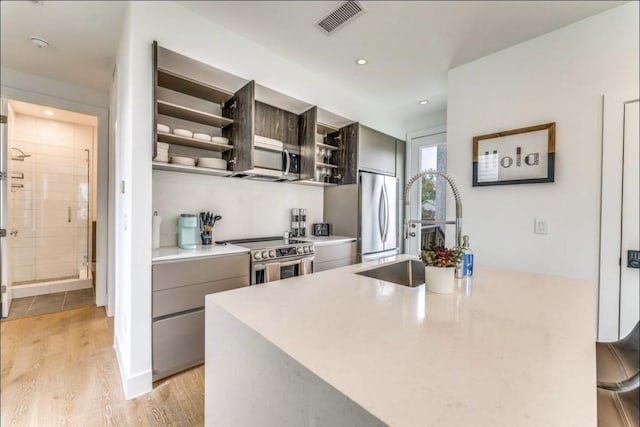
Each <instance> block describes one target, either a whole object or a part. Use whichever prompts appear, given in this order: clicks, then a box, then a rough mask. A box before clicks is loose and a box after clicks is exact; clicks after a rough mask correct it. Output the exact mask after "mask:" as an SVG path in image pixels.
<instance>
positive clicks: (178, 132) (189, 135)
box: [173, 129, 193, 138]
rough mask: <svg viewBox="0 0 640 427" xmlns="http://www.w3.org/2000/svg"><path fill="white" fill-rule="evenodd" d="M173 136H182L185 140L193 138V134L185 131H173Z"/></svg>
mask: <svg viewBox="0 0 640 427" xmlns="http://www.w3.org/2000/svg"><path fill="white" fill-rule="evenodd" d="M173 134H174V135H178V136H184V137H186V138H193V132H191V131H190V130H187V129H174V130H173Z"/></svg>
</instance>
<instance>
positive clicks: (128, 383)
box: [113, 336, 153, 400]
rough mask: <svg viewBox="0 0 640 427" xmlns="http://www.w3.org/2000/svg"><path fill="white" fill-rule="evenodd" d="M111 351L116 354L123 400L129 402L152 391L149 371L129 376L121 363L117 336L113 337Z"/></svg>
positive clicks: (150, 372)
mask: <svg viewBox="0 0 640 427" xmlns="http://www.w3.org/2000/svg"><path fill="white" fill-rule="evenodd" d="M113 349H114V351H115V352H116V358H117V359H118V368H119V370H120V380H121V382H122V389H123V390H124V397H125V399H127V400H129V399H133V398H135V397H138V396H141V395H143V394H145V393H149V392H150V391H151V390H152V389H153V379H152V371H151V369H149V370H147V371H144V372H140V373H137V374H135V375H129V374H128V372H127V370H126V369H125V365H124V363H123V361H122V355H121V353H120V346H119V344H118V337H117V336H115V339H114V344H113Z"/></svg>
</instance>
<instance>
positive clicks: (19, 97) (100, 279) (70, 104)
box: [2, 86, 114, 316]
mask: <svg viewBox="0 0 640 427" xmlns="http://www.w3.org/2000/svg"><path fill="white" fill-rule="evenodd" d="M2 96H3V97H4V98H6V99H8V100H9V102H10V101H11V100H15V101H22V102H28V103H31V104H37V105H43V106H50V107H53V108H58V109H62V110H68V111H73V112H76V113H82V114H87V115H91V116H95V117H97V118H98V129H97V135H98V141H97V151H98V162H97V167H98V173H97V178H98V182H97V191H98V194H97V202H96V203H97V206H96V295H95V297H96V299H95V303H96V305H97V306H106V311H107V315H109V316H113V311H114V307H112V306H111V305H110V304H108V299H107V286H109V288H110V289H113V286H112V282H113V280H114V279H113V275H112V274H111V272H112V268H113V266H112V265H111V263H109V262H108V258H107V254H108V245H109V242H110V233H109V229H108V226H107V220H108V217H109V212H110V206H112V204H111V203H109V191H108V189H109V187H110V186H111V180H112V174H110V173H109V165H110V164H111V162H110V161H109V160H110V159H109V110H108V109H106V108H102V107H97V106H93V105H88V104H83V103H80V102H75V101H71V100H67V99H62V98H57V97H54V96H50V95H45V94H41V93H36V92H30V91H27V90H23V89H18V88H13V87H8V86H2Z"/></svg>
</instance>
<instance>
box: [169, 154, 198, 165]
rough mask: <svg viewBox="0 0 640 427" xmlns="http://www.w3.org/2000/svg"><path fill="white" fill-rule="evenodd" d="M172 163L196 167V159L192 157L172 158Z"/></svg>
mask: <svg viewBox="0 0 640 427" xmlns="http://www.w3.org/2000/svg"><path fill="white" fill-rule="evenodd" d="M171 163H175V164H176V165H183V166H195V165H196V159H194V158H192V157H183V156H171Z"/></svg>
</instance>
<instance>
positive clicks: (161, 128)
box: [156, 123, 171, 133]
mask: <svg viewBox="0 0 640 427" xmlns="http://www.w3.org/2000/svg"><path fill="white" fill-rule="evenodd" d="M156 129H158V132H165V133H169V132H171V128H170V127H169V126H167V125H163V124H162V123H158V124H157V125H156Z"/></svg>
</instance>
